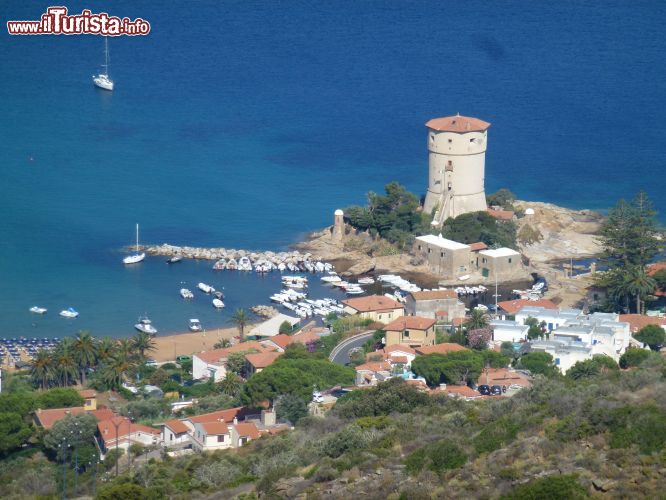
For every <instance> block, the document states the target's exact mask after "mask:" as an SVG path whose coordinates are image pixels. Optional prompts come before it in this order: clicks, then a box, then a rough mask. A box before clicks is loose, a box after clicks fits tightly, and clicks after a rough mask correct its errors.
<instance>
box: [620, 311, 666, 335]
mask: <svg viewBox="0 0 666 500" xmlns="http://www.w3.org/2000/svg"><path fill="white" fill-rule="evenodd" d="M619 319H620V321H621V322H624V323H628V324H629V329H630V330H631V333H637V332H638V331H639V330H641V329H643V328H645V327H646V326H648V325H657V326H660V327H662V328H663V329H664V330H666V318H664V317H659V316H645V315H644V314H620V318H619Z"/></svg>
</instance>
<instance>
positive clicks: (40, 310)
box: [30, 306, 46, 314]
mask: <svg viewBox="0 0 666 500" xmlns="http://www.w3.org/2000/svg"><path fill="white" fill-rule="evenodd" d="M30 312H31V313H34V314H46V308H45V307H37V306H32V307H31V308H30Z"/></svg>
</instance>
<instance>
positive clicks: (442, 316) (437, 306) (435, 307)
mask: <svg viewBox="0 0 666 500" xmlns="http://www.w3.org/2000/svg"><path fill="white" fill-rule="evenodd" d="M405 312H406V314H408V315H410V316H421V317H422V318H433V319H435V320H438V321H440V320H443V321H445V322H447V323H449V322H451V320H452V319H453V318H463V317H464V316H465V304H463V303H462V302H460V301H459V300H458V294H457V293H456V292H455V290H429V291H424V292H412V293H410V294H409V295H407V297H406V298H405Z"/></svg>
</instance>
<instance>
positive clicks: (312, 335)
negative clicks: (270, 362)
mask: <svg viewBox="0 0 666 500" xmlns="http://www.w3.org/2000/svg"><path fill="white" fill-rule="evenodd" d="M325 335H330V330H329V329H328V328H322V327H314V328H309V329H308V330H304V331H303V330H302V331H300V332H297V333H295V334H293V335H287V334H285V333H281V334H279V335H276V336H275V337H270V338H267V339H266V340H263V341H262V342H261V344H262V345H263V346H264V347H266V348H268V349H272V350H273V349H274V350H276V351H278V352H284V350H285V349H286V348H287V347H288V346H290V345H291V344H302V345H304V346H308V345H310V344H316V343H317V342H319V341H320V340H321V337H322V336H325Z"/></svg>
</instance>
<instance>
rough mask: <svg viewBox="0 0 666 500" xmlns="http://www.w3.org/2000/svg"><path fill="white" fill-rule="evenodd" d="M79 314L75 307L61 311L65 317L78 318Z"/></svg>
mask: <svg viewBox="0 0 666 500" xmlns="http://www.w3.org/2000/svg"><path fill="white" fill-rule="evenodd" d="M78 315H79V312H78V311H77V310H76V309H74V308H73V307H68V308H67V309H64V310H62V311H60V316H62V317H63V318H76V317H77V316H78Z"/></svg>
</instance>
